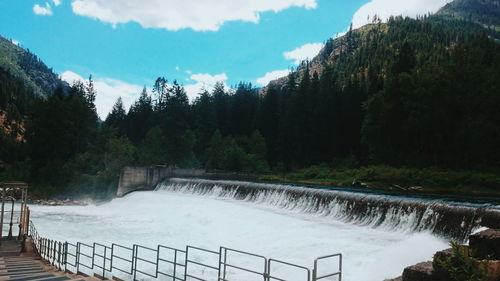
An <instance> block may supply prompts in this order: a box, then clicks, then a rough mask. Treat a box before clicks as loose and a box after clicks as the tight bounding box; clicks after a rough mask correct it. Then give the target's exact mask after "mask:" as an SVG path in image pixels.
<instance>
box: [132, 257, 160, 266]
mask: <svg viewBox="0 0 500 281" xmlns="http://www.w3.org/2000/svg"><path fill="white" fill-rule="evenodd" d="M135 259H136V260H139V261H143V262H147V263H149V264H154V265H156V263H155V262H152V261H148V260H146V259H143V258H140V257H135Z"/></svg>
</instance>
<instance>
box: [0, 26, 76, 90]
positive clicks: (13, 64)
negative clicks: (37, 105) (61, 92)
mask: <svg viewBox="0 0 500 281" xmlns="http://www.w3.org/2000/svg"><path fill="white" fill-rule="evenodd" d="M0 68H2V69H3V70H4V71H6V72H8V73H10V74H11V75H12V76H14V77H16V78H19V79H21V80H22V81H23V82H24V83H25V85H26V87H27V88H29V89H30V90H31V91H32V92H33V94H34V95H36V96H42V97H46V96H47V95H51V94H52V93H53V92H54V90H55V89H56V88H57V87H59V86H62V87H63V88H67V87H68V86H69V85H68V84H67V83H66V82H64V81H62V80H61V79H60V78H59V76H58V75H57V74H56V73H54V71H53V70H52V68H49V67H48V66H47V65H46V64H45V63H44V62H43V61H42V60H41V59H40V58H38V57H37V56H36V55H34V54H33V53H31V52H30V51H29V49H24V48H22V47H20V46H18V45H16V44H14V43H13V42H12V41H11V40H8V39H6V38H4V37H2V36H0Z"/></svg>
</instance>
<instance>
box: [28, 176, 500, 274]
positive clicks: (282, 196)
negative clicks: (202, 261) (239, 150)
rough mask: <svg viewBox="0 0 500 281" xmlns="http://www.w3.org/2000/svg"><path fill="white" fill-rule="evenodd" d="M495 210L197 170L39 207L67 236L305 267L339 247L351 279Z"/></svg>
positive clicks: (407, 258) (427, 247) (435, 244)
mask: <svg viewBox="0 0 500 281" xmlns="http://www.w3.org/2000/svg"><path fill="white" fill-rule="evenodd" d="M449 210H453V211H449ZM471 212H472V215H470V214H471ZM455 214H459V215H458V216H457V218H456V219H454V220H451V221H450V222H449V223H444V222H446V221H449V220H450V219H451V218H453V217H454V216H456V215H455ZM461 214H463V215H461ZM485 214H486V215H485ZM495 214H497V209H496V208H495V206H489V205H484V204H475V203H474V204H470V203H454V202H446V201H442V200H430V199H413V198H405V197H398V196H387V195H376V194H364V193H359V192H358V193H357V192H345V191H337V190H322V189H311V188H307V187H300V186H290V185H279V184H278V185H277V184H261V183H249V182H235V181H211V180H196V179H170V180H167V181H165V182H163V183H162V184H160V185H158V186H157V188H156V190H155V191H142V192H134V193H131V194H128V195H127V196H125V197H123V198H117V199H114V200H112V201H111V202H107V203H104V204H98V205H89V206H56V207H54V206H40V205H35V206H32V220H33V221H34V223H35V224H36V225H37V228H38V230H39V232H40V234H41V235H43V236H47V237H50V238H52V239H56V240H59V241H69V242H76V241H80V242H89V243H91V242H100V243H103V244H111V243H119V244H122V245H132V244H135V243H139V244H143V245H145V246H151V247H155V246H156V245H158V244H163V245H169V246H172V247H176V248H182V247H184V246H185V245H187V244H189V245H195V246H200V247H204V248H209V249H217V248H218V247H219V246H225V247H231V248H236V249H240V250H246V251H250V252H253V253H258V254H262V255H265V256H269V257H272V258H278V259H283V260H287V261H290V262H293V263H296V264H301V265H305V266H311V261H312V260H313V259H314V258H315V257H318V256H322V255H325V254H331V253H336V252H341V253H343V254H344V270H343V271H344V276H343V280H347V281H349V280H351V281H371V280H383V279H385V278H390V277H395V276H397V275H399V274H400V273H401V271H402V269H403V268H404V267H405V266H408V265H411V264H414V263H416V262H419V261H423V260H426V259H429V258H431V257H432V254H433V253H434V252H435V251H437V250H441V249H444V248H446V247H447V246H448V245H447V244H448V242H447V240H446V239H444V238H446V237H450V236H456V237H463V236H464V235H466V233H468V232H469V231H473V230H474V229H476V228H478V227H479V226H481V225H482V224H483V223H484V222H485V221H488V220H491V221H492V222H493V223H495V222H496V223H498V220H495V218H496V217H495ZM469 219H470V220H469ZM469 221H470V222H469ZM457 225H458V226H459V230H458V231H450V230H453V229H452V228H453V227H456V226H457ZM287 280H293V278H289V279H287Z"/></svg>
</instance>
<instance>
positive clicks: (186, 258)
mask: <svg viewBox="0 0 500 281" xmlns="http://www.w3.org/2000/svg"><path fill="white" fill-rule="evenodd" d="M184 258H185V261H184V265H185V266H184V281H186V280H187V273H188V260H189V247H188V246H186V255H185V257H184Z"/></svg>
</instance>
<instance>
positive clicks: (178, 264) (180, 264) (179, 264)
mask: <svg viewBox="0 0 500 281" xmlns="http://www.w3.org/2000/svg"><path fill="white" fill-rule="evenodd" d="M158 261H162V262H166V263H169V264H174V265H177V266H186V265H184V264H182V263H176V262H173V261H168V260H164V259H158Z"/></svg>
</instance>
